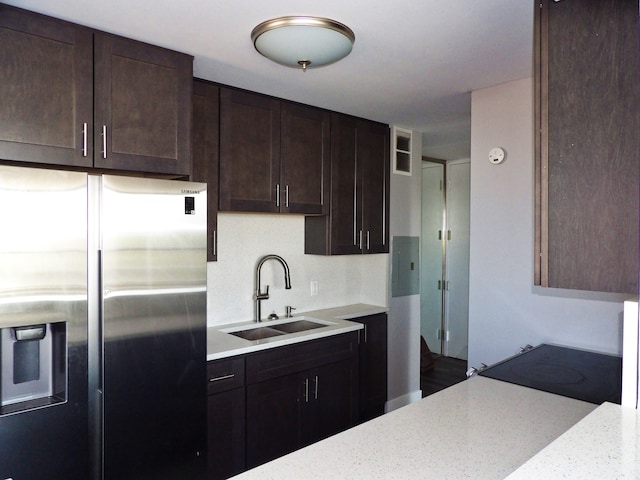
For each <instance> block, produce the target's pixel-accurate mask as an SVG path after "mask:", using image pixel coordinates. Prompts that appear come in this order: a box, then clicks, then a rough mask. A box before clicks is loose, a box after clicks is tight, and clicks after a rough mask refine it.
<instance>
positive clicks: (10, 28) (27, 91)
mask: <svg viewBox="0 0 640 480" xmlns="http://www.w3.org/2000/svg"><path fill="white" fill-rule="evenodd" d="M0 65H2V67H1V68H0V105H2V108H0V158H2V159H4V160H18V161H25V162H38V163H47V164H58V165H73V166H84V167H87V166H91V165H92V161H93V157H92V154H91V151H92V138H91V137H92V135H91V131H90V130H91V126H92V122H93V105H92V99H93V40H92V34H91V31H89V30H87V29H85V28H82V27H80V26H77V25H73V24H70V23H66V22H62V21H58V20H55V19H53V18H49V17H45V16H42V15H38V14H35V13H31V12H27V11H24V10H19V9H15V8H13V7H9V6H7V5H3V4H0Z"/></svg>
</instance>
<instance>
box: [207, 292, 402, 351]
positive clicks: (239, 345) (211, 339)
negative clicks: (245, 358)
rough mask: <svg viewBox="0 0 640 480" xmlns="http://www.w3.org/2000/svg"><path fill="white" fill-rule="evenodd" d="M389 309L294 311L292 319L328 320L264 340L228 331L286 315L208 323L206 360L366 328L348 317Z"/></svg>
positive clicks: (353, 307) (352, 307)
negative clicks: (319, 324)
mask: <svg viewBox="0 0 640 480" xmlns="http://www.w3.org/2000/svg"><path fill="white" fill-rule="evenodd" d="M388 310H389V309H388V308H386V307H380V306H377V305H368V304H363V303H358V304H353V305H345V306H342V307H335V308H326V309H322V310H313V311H308V312H302V313H298V314H296V315H294V316H293V317H292V319H291V320H294V319H296V318H310V319H317V320H319V321H321V322H326V326H324V327H321V328H316V329H313V330H308V331H305V332H297V333H291V334H288V335H282V336H278V337H271V338H264V339H261V340H245V339H244V338H239V337H236V336H234V335H231V334H229V333H228V332H229V331H230V330H234V329H241V328H245V327H247V326H254V325H255V326H269V325H272V324H277V323H279V322H282V321H286V320H287V319H285V318H281V319H280V320H277V321H272V322H270V321H263V322H260V323H259V324H258V323H256V322H253V321H249V322H238V323H229V324H225V325H218V326H215V327H209V328H207V361H211V360H217V359H220V358H226V357H231V356H234V355H241V354H246V353H251V352H257V351H259V350H265V349H267V348H274V347H280V346H284V345H291V344H293V343H298V342H304V341H307V340H314V339H317V338H323V337H328V336H330V335H337V334H340V333H347V332H352V331H354V330H360V329H362V328H363V325H362V324H360V323H356V322H350V321H349V319H354V318H358V317H365V316H367V315H374V314H376V313H384V312H387V311H388Z"/></svg>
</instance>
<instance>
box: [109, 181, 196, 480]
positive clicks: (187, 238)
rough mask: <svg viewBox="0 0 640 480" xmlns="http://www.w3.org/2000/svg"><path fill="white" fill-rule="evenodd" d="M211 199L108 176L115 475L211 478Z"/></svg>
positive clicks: (173, 186) (190, 188)
mask: <svg viewBox="0 0 640 480" xmlns="http://www.w3.org/2000/svg"><path fill="white" fill-rule="evenodd" d="M206 196H207V192H206V184H194V183H187V182H180V181H170V180H152V179H143V178H127V177H117V176H103V177H102V201H101V206H102V207H101V208H102V220H101V235H102V254H101V256H102V297H103V298H102V302H103V313H102V334H103V346H102V348H103V352H102V355H103V396H104V399H103V420H102V421H103V432H104V433H103V436H104V445H103V468H104V478H105V479H107V480H127V479H136V480H139V479H154V480H164V479H175V480H178V479H180V480H183V479H187V478H188V479H204V478H205V477H206V456H205V452H206V280H207V279H206V243H207V242H206V224H207V222H206V219H207V212H206V205H207V201H206Z"/></svg>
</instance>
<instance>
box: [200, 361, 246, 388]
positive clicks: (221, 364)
mask: <svg viewBox="0 0 640 480" xmlns="http://www.w3.org/2000/svg"><path fill="white" fill-rule="evenodd" d="M243 386H244V357H232V358H225V359H221V360H214V361H212V362H208V363H207V394H209V395H212V394H214V393H219V392H225V391H227V390H232V389H234V388H238V387H243Z"/></svg>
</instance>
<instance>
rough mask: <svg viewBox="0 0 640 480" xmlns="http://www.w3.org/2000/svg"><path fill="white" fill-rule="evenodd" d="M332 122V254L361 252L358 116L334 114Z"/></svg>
mask: <svg viewBox="0 0 640 480" xmlns="http://www.w3.org/2000/svg"><path fill="white" fill-rule="evenodd" d="M331 121H332V124H331V185H332V188H331V219H330V221H331V254H333V255H341V254H353V253H360V237H359V236H360V225H361V224H362V209H361V203H360V202H359V201H356V198H357V197H356V195H357V192H358V189H359V188H360V187H359V185H358V184H359V181H358V174H357V169H358V164H357V161H356V137H357V133H356V132H357V131H356V119H355V118H353V117H348V116H346V115H340V114H333V115H332V118H331Z"/></svg>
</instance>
